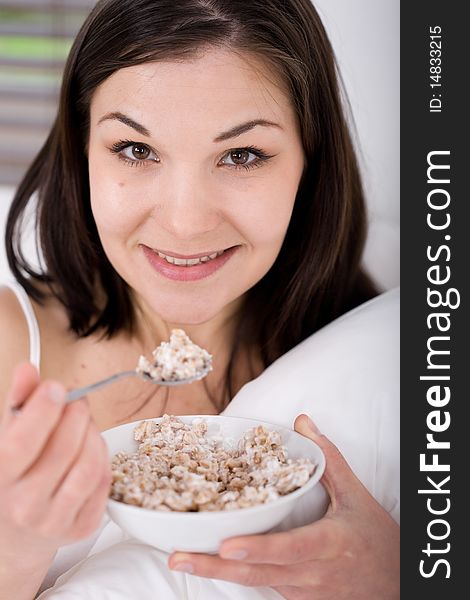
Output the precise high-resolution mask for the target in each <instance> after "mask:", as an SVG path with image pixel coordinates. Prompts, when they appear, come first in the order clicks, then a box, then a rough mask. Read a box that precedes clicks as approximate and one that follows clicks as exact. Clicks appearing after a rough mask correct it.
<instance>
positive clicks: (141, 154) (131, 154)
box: [122, 144, 151, 160]
mask: <svg viewBox="0 0 470 600" xmlns="http://www.w3.org/2000/svg"><path fill="white" fill-rule="evenodd" d="M122 153H123V155H124V156H125V157H126V158H130V159H133V158H135V159H136V160H145V159H146V158H148V157H149V156H150V154H151V150H150V148H149V147H148V146H143V145H142V144H134V145H133V146H128V147H127V148H124V150H123V151H122Z"/></svg>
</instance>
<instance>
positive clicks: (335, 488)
mask: <svg viewBox="0 0 470 600" xmlns="http://www.w3.org/2000/svg"><path fill="white" fill-rule="evenodd" d="M294 430H295V431H297V433H300V434H301V435H303V436H304V437H307V438H309V439H310V440H312V441H313V442H315V443H316V444H317V445H318V446H320V448H321V450H322V451H323V454H324V455H325V460H326V467H325V472H324V473H323V476H322V478H321V482H322V483H323V485H324V486H325V488H326V491H327V492H328V494H329V496H330V500H331V509H332V510H335V509H337V508H338V507H339V506H341V505H348V504H351V503H352V502H354V499H355V496H356V495H357V494H358V493H360V492H361V491H362V490H363V489H364V487H363V485H362V483H361V482H360V481H359V479H358V478H357V477H356V475H354V473H353V471H352V469H351V467H350V466H349V464H348V463H347V461H346V459H345V458H344V456H343V455H342V454H341V452H340V451H339V450H338V448H337V447H336V446H335V445H334V444H333V442H331V441H330V440H329V439H328V438H327V437H326V436H325V435H323V434H322V433H320V431H319V429H318V427H317V426H316V425H315V423H314V422H313V421H312V419H311V418H310V417H309V416H308V415H305V414H301V415H299V416H298V417H297V418H296V419H295V422H294Z"/></svg>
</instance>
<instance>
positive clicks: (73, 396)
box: [65, 362, 212, 404]
mask: <svg viewBox="0 0 470 600" xmlns="http://www.w3.org/2000/svg"><path fill="white" fill-rule="evenodd" d="M211 368H212V366H211V364H210V362H208V363H207V364H206V365H205V367H204V369H203V370H202V371H199V372H198V373H196V375H193V376H192V377H188V378H187V379H170V380H163V379H156V378H154V377H152V376H151V375H150V374H149V373H145V372H139V371H136V370H134V371H122V372H121V373H115V374H114V375H111V376H110V377H106V379H101V380H100V381H97V382H96V383H91V384H90V385H85V386H84V387H81V388H77V389H75V390H70V392H68V394H67V396H66V399H65V403H66V404H68V403H69V402H73V401H74V400H78V399H79V398H83V396H87V395H88V394H89V393H90V392H94V391H95V390H99V389H100V388H102V387H104V386H106V385H109V384H110V383H113V382H114V381H118V380H119V379H123V378H124V377H140V378H141V379H144V380H145V381H151V382H152V383H154V384H156V385H163V386H167V387H170V386H176V385H186V384H188V383H193V381H198V380H199V379H203V378H204V377H205V376H206V375H207V373H209V371H210V370H211Z"/></svg>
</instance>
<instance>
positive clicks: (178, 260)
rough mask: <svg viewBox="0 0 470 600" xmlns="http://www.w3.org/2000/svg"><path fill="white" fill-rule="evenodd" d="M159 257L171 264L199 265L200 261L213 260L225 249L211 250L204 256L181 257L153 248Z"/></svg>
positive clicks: (183, 265)
mask: <svg viewBox="0 0 470 600" xmlns="http://www.w3.org/2000/svg"><path fill="white" fill-rule="evenodd" d="M155 252H156V253H157V254H158V256H159V257H160V258H163V259H164V260H166V262H168V263H170V264H171V265H177V266H179V267H194V266H195V265H200V264H202V263H206V262H209V261H211V260H214V259H215V258H217V257H218V256H221V255H222V254H223V253H224V252H225V250H219V251H218V252H213V253H212V254H206V255H204V256H198V257H192V258H183V257H178V256H171V255H170V254H165V253H163V252H160V251H158V250H155Z"/></svg>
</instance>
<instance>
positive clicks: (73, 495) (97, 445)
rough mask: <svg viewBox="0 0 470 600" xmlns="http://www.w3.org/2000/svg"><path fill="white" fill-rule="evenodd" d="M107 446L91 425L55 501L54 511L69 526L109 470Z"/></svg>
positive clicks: (53, 500) (53, 504)
mask: <svg viewBox="0 0 470 600" xmlns="http://www.w3.org/2000/svg"><path fill="white" fill-rule="evenodd" d="M104 445H105V444H104V440H103V439H102V437H101V436H100V434H99V431H98V429H97V427H96V425H95V424H94V423H93V422H91V423H90V424H89V426H88V431H87V434H86V436H85V438H84V442H83V447H82V450H81V452H80V454H79V456H78V457H77V460H76V461H75V462H74V464H73V465H72V467H71V469H70V471H69V472H68V473H67V475H66V477H65V478H64V480H63V481H62V482H61V483H60V485H59V488H58V490H57V492H56V494H55V496H54V497H53V499H52V505H51V512H53V513H54V514H55V515H57V518H58V519H59V520H62V521H63V522H64V523H65V524H66V525H67V526H69V527H70V526H71V525H72V523H73V522H74V521H75V519H76V517H77V515H78V512H79V511H80V509H81V508H82V506H83V504H84V503H85V502H86V500H87V499H88V498H89V497H90V496H91V495H92V493H93V491H94V489H95V488H96V487H97V485H98V483H99V482H100V481H101V479H102V477H103V475H104V473H105V472H106V470H107V462H108V461H107V457H106V462H105V459H104Z"/></svg>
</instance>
